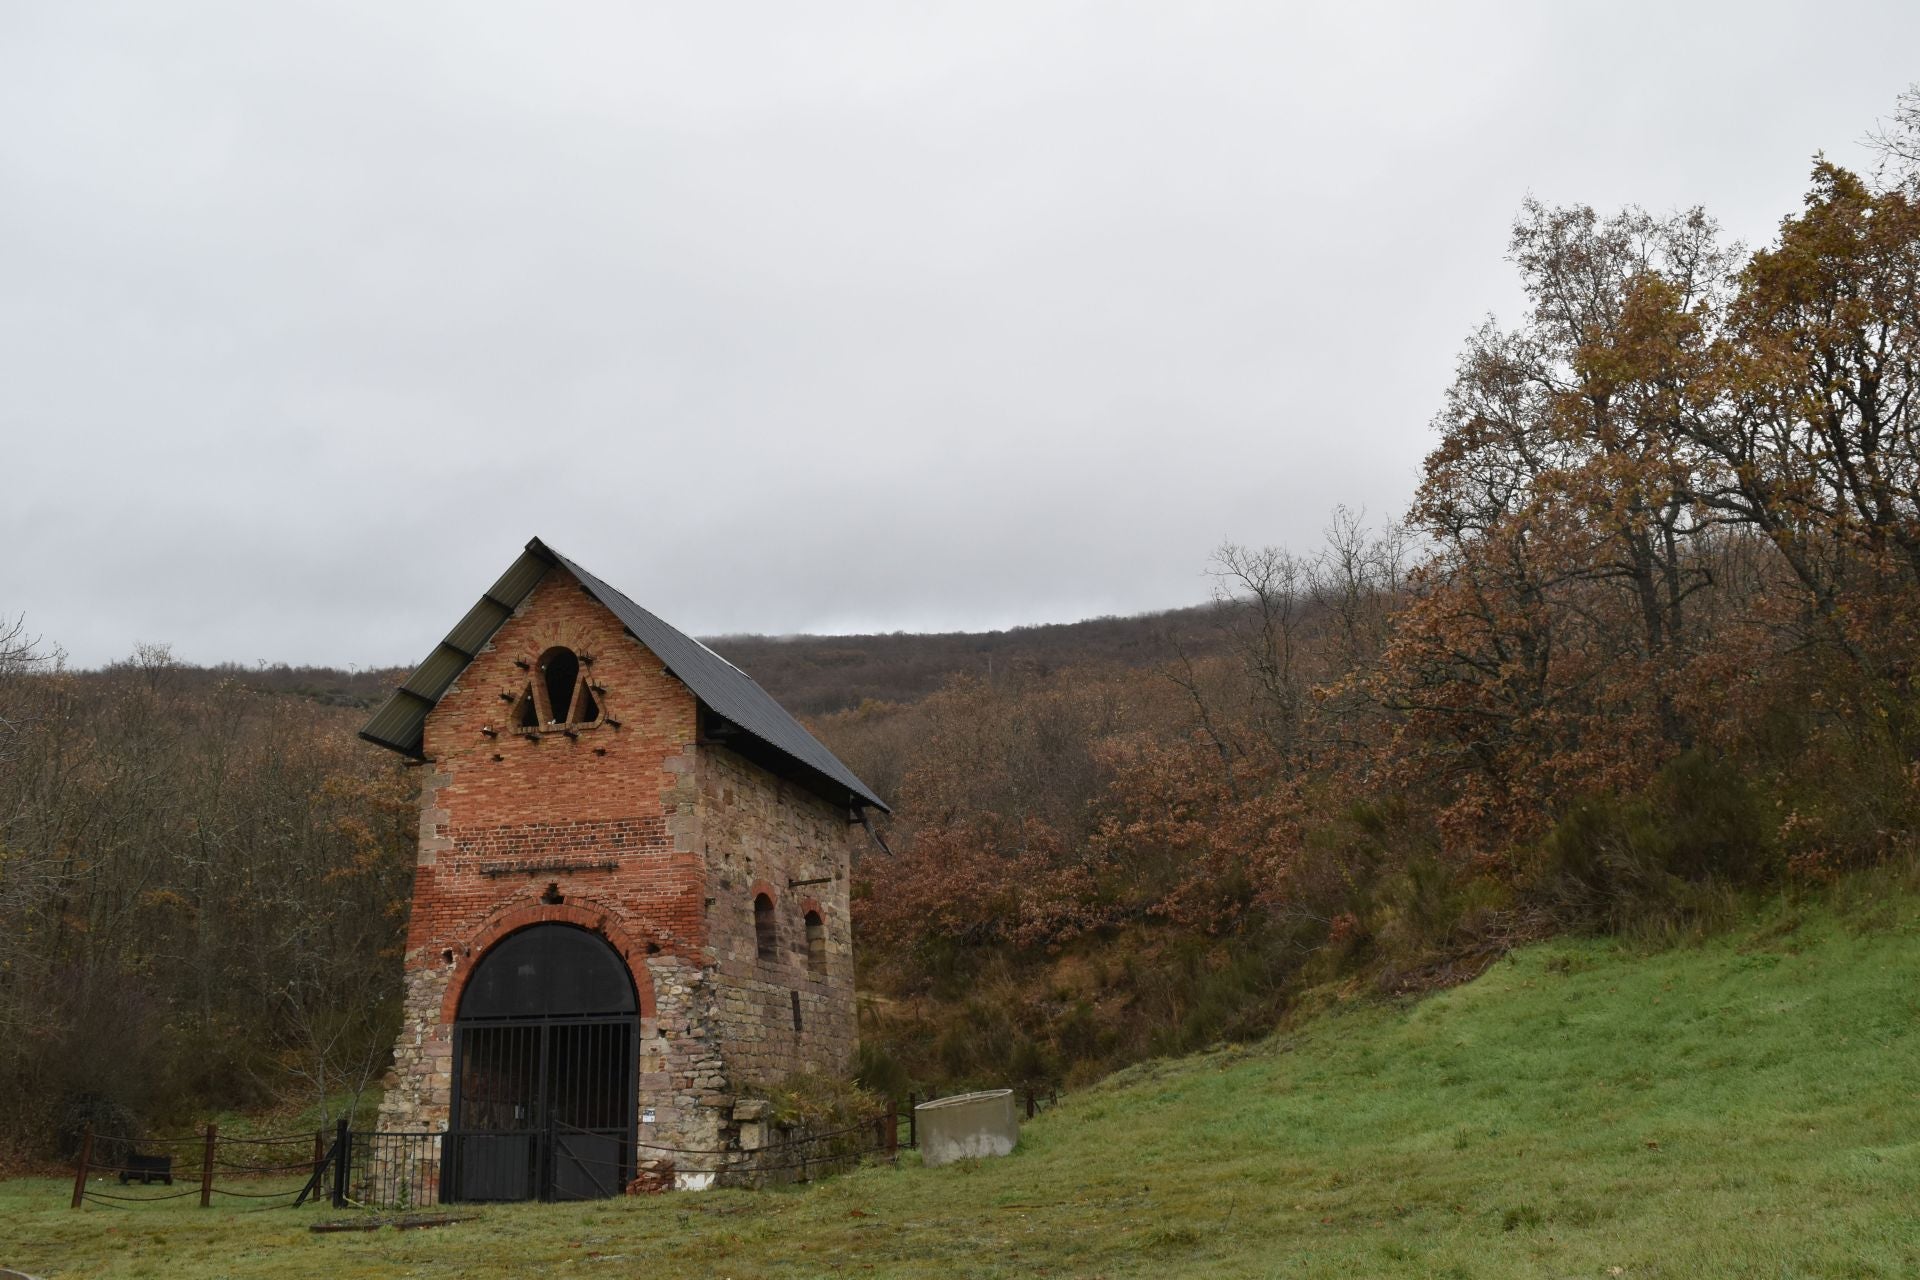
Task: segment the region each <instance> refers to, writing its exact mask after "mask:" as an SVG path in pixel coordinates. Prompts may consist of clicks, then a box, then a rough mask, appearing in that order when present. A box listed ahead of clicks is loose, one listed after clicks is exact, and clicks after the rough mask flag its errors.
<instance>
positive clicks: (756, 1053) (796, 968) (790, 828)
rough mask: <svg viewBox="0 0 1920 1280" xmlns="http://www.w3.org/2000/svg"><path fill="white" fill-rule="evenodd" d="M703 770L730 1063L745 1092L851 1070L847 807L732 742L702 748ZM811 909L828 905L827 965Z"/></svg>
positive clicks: (823, 910) (713, 925)
mask: <svg viewBox="0 0 1920 1280" xmlns="http://www.w3.org/2000/svg"><path fill="white" fill-rule="evenodd" d="M697 769H698V776H699V799H698V803H699V806H700V819H701V831H702V836H703V839H704V841H705V843H706V845H707V848H708V851H709V852H708V857H709V860H710V862H711V868H710V875H711V877H712V884H713V889H712V891H711V892H712V894H713V896H714V906H713V909H712V910H711V912H709V914H708V917H707V929H708V941H709V946H710V948H711V950H712V952H713V955H714V958H715V964H716V967H717V970H718V974H719V987H720V992H721V994H720V1012H719V1025H720V1036H721V1052H722V1055H723V1056H724V1057H725V1058H726V1061H727V1066H728V1069H729V1071H730V1072H731V1073H732V1075H733V1077H734V1080H735V1082H736V1085H737V1087H739V1088H740V1089H741V1090H742V1091H751V1090H752V1088H753V1087H754V1086H763V1085H767V1084H772V1083H777V1082H778V1081H779V1080H781V1079H783V1078H784V1077H786V1076H787V1075H789V1074H791V1073H793V1072H796V1071H811V1072H828V1073H840V1072H844V1071H845V1070H846V1069H847V1068H848V1066H849V1065H850V1064H851V1062H852V1059H853V1051H854V1043H855V1037H856V1034H857V1032H856V1029H855V1025H854V1003H853V937H852V926H851V920H850V918H849V914H848V909H847V867H848V852H849V846H848V825H847V814H846V811H845V810H844V809H842V808H838V807H836V806H834V805H832V804H829V803H827V802H826V801H824V800H821V799H819V798H818V797H816V796H814V795H813V794H812V793H811V792H808V791H806V790H804V789H803V788H800V787H798V786H795V785H794V784H792V783H788V782H783V781H781V780H780V779H778V778H775V777H773V776H772V775H770V774H768V773H767V772H766V771H764V770H762V769H760V768H758V767H757V766H755V765H753V764H751V763H749V762H748V761H746V760H743V759H742V758H741V757H740V756H738V755H736V754H735V753H733V752H732V751H729V750H727V749H726V748H724V747H718V746H707V747H703V748H702V749H701V752H700V759H699V763H698V766H697ZM795 881H824V882H823V883H814V884H795V883H794V882H795ZM760 893H765V894H766V895H767V896H768V897H770V898H772V899H773V906H774V909H773V923H774V932H775V938H776V948H775V954H774V957H773V959H772V960H770V961H769V960H762V959H761V958H760V957H759V954H758V935H757V932H756V928H755V924H754V912H753V903H754V898H755V896H756V895H757V894H760ZM809 908H812V909H816V910H818V911H819V913H820V915H821V919H822V924H823V925H824V928H825V934H826V938H825V943H826V945H825V948H824V950H825V954H824V956H823V957H822V960H823V963H821V964H819V965H818V966H816V965H815V964H814V963H812V962H811V961H810V959H809V955H808V947H807V934H806V927H805V924H804V921H805V917H806V912H807V910H808V909H809ZM796 995H797V996H798V999H799V1007H800V1029H799V1030H798V1031H796V1030H795V1029H794V1025H793V1023H794V1017H793V1008H794V999H795V996H796Z"/></svg>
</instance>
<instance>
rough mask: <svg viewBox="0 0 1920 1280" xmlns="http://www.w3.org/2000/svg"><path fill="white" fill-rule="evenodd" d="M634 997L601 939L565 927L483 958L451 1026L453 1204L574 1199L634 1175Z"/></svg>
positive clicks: (510, 942)
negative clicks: (454, 1201) (465, 1201)
mask: <svg viewBox="0 0 1920 1280" xmlns="http://www.w3.org/2000/svg"><path fill="white" fill-rule="evenodd" d="M639 1030H640V1016H639V1003H638V1001H637V1000H636V998H635V995H634V987H633V977H632V975H631V974H629V973H628V972H627V966H626V962H625V961H623V960H622V959H621V958H620V954H619V952H617V951H615V950H614V949H613V947H612V946H610V945H609V944H608V943H607V941H606V939H604V938H601V937H599V936H597V935H595V934H592V933H589V932H587V931H586V930H585V929H580V928H576V927H575V926H573V925H568V924H537V925H533V926H531V927H530V928H526V929H522V930H520V931H519V932H518V933H513V934H509V935H508V936H507V937H506V938H504V939H502V940H501V941H500V942H499V943H498V944H497V945H496V946H494V947H493V948H492V949H491V950H489V951H488V952H487V953H486V954H485V955H483V956H482V957H481V958H480V963H479V964H478V965H476V966H475V967H474V971H473V976H472V977H470V978H469V979H468V980H467V985H466V988H465V990H463V991H462V992H461V994H460V1009H459V1013H458V1015H457V1017H456V1019H455V1021H454V1028H453V1114H452V1117H451V1119H452V1124H451V1126H450V1131H449V1133H448V1136H447V1140H446V1141H447V1148H446V1160H447V1163H448V1166H449V1167H448V1168H447V1169H446V1170H445V1171H444V1172H443V1174H442V1178H441V1186H442V1187H443V1188H448V1187H450V1188H452V1190H453V1194H452V1196H451V1197H449V1198H451V1199H456V1200H580V1199H588V1198H592V1197H596V1196H611V1195H618V1194H619V1193H620V1192H621V1191H622V1190H624V1189H625V1188H626V1185H627V1183H628V1182H629V1181H630V1180H631V1179H632V1177H633V1149H634V1148H633V1143H634V1103H635V1096H636V1094H637V1092H638V1084H639V1081H638V1078H637V1076H636V1075H635V1068H636V1065H637V1056H638V1055H637V1053H636V1049H637V1048H638V1046H637V1044H636V1043H635V1042H636V1040H637V1039H638V1036H639Z"/></svg>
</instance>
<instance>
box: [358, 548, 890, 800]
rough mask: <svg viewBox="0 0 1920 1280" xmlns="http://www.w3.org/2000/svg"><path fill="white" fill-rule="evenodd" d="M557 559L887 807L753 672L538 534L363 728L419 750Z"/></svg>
mask: <svg viewBox="0 0 1920 1280" xmlns="http://www.w3.org/2000/svg"><path fill="white" fill-rule="evenodd" d="M554 564H558V565H560V566H561V567H563V568H565V569H566V570H567V572H569V573H571V574H572V575H573V576H574V577H575V578H577V579H579V581H580V584H581V585H582V586H584V587H586V589H587V590H588V591H590V592H591V593H592V594H593V596H594V598H595V599H597V600H598V601H600V603H601V604H603V605H605V606H606V607H607V608H608V609H609V610H610V611H611V612H612V613H613V615H614V616H615V617H617V618H619V619H620V622H621V625H623V626H625V627H626V628H627V630H628V631H630V632H631V633H632V634H633V636H634V637H635V638H636V639H637V640H639V641H640V643H641V644H644V645H645V646H647V648H648V649H650V650H652V651H653V653H654V655H655V656H656V657H658V658H659V659H660V661H661V662H662V663H664V664H665V665H666V668H667V670H668V671H670V672H672V673H673V675H674V677H675V678H676V679H678V680H679V681H680V682H681V683H682V684H684V685H686V686H687V688H689V689H691V690H692V691H693V693H694V696H695V697H697V698H699V699H700V700H701V701H702V702H704V703H706V704H707V706H708V707H710V708H712V709H713V710H714V711H715V712H717V713H718V714H720V715H722V716H724V717H726V718H727V719H728V720H730V721H732V722H733V723H734V724H736V725H738V726H740V728H741V729H743V730H745V731H746V732H748V733H750V734H752V735H753V736H754V737H756V738H758V739H759V740H760V741H762V742H764V743H766V744H767V745H768V746H770V747H772V748H773V749H774V750H776V751H778V752H780V753H781V754H782V755H785V756H787V757H788V758H789V759H791V760H793V761H795V762H796V763H798V764H800V765H803V766H805V767H806V768H807V769H809V770H811V771H813V772H814V773H816V774H819V775H820V776H821V777H823V778H825V779H827V780H828V781H830V782H833V783H837V784H839V785H840V786H843V787H845V788H846V789H847V791H848V792H849V793H850V796H851V798H852V799H853V800H854V801H855V802H856V803H864V804H870V805H873V806H875V807H876V808H878V809H881V810H886V809H887V805H886V802H885V801H883V800H881V799H880V797H879V796H877V795H875V794H874V793H873V790H872V788H870V787H868V786H867V784H866V783H864V782H862V781H860V779H859V778H858V777H857V776H855V774H854V772H853V771H852V770H851V769H849V768H847V766H846V765H844V764H841V763H840V761H839V760H838V759H837V758H835V756H834V754H833V753H832V752H831V751H829V750H827V749H826V747H825V746H824V745H822V744H821V742H820V740H819V739H817V738H815V737H814V736H813V735H812V734H811V733H808V732H807V730H806V728H805V727H804V726H803V725H801V723H800V722H799V721H798V720H795V719H794V718H793V717H792V716H791V715H790V714H788V712H787V709H786V708H785V707H783V706H781V705H780V704H779V703H778V702H775V701H774V700H773V697H772V695H771V694H769V693H768V692H767V691H766V690H765V689H762V688H761V687H760V686H759V685H758V684H757V683H755V682H754V679H753V677H751V676H749V675H748V674H747V673H746V672H744V671H742V670H740V668H738V667H736V666H734V665H733V664H732V663H731V662H728V661H727V660H726V659H725V658H723V657H721V656H720V655H719V654H717V653H715V652H714V651H713V650H711V649H709V648H707V646H706V645H704V644H701V643H700V642H699V641H698V640H696V639H694V638H693V637H692V636H690V635H688V634H686V633H685V632H684V631H681V630H679V629H678V628H677V627H674V626H672V625H671V624H669V623H667V622H665V621H664V620H662V619H661V618H659V617H658V616H657V615H655V614H653V613H651V612H649V611H648V610H646V609H643V608H641V607H640V606H639V605H637V604H635V603H634V602H633V601H632V600H630V599H628V598H627V596H626V595H625V594H624V593H623V592H621V591H619V590H617V589H616V588H614V587H612V586H609V585H608V584H607V583H605V582H603V581H602V580H601V579H599V578H597V577H595V576H594V575H593V574H591V573H589V572H588V571H587V570H586V569H584V568H582V567H581V566H579V565H578V564H575V563H574V562H573V561H571V560H569V559H567V558H566V557H565V556H563V555H561V554H560V553H559V552H557V551H554V550H553V549H552V548H550V547H548V546H547V545H546V544H545V543H543V542H541V541H540V539H538V538H535V539H534V540H533V541H531V542H529V543H528V544H527V549H526V551H525V552H524V553H523V554H522V555H521V556H520V558H519V559H518V560H516V561H514V563H513V565H512V566H511V567H510V568H509V569H508V570H507V571H506V572H505V573H504V574H502V575H500V580H499V581H498V582H496V583H494V585H493V589H492V590H491V591H489V592H487V594H486V595H485V596H483V597H482V598H481V599H480V602H479V603H478V604H476V605H474V607H473V608H472V609H469V610H468V611H467V615H466V616H465V617H464V618H462V619H461V620H460V622H459V623H458V624H457V625H456V626H455V627H454V629H453V631H452V632H450V633H449V634H448V635H447V638H446V639H445V640H443V641H441V643H440V645H439V646H438V647H436V648H435V649H434V651H433V652H432V653H431V654H429V655H428V656H427V660H426V661H425V662H423V663H421V664H420V666H419V668H418V669H416V670H415V671H414V673H413V674H412V675H411V676H409V677H408V678H407V681H406V683H405V684H403V685H401V686H400V688H399V689H398V690H396V691H395V692H394V694H393V696H391V697H389V698H388V699H387V701H386V702H385V703H384V704H382V705H381V707H380V709H379V710H377V711H375V712H374V714H373V717H372V719H370V720H368V721H367V724H366V727H365V728H363V729H362V730H361V731H360V736H361V737H363V738H365V739H367V740H368V741H369V742H374V743H378V744H379V745H380V746H383V747H389V748H391V749H393V750H395V751H401V752H405V753H406V754H408V755H414V756H417V755H419V754H420V741H421V735H422V733H423V732H424V730H425V725H426V719H427V713H428V712H429V711H430V710H432V708H433V704H434V703H436V702H438V701H439V699H440V696H441V695H442V694H444V693H445V692H446V691H447V689H448V687H449V686H451V685H452V684H453V682H454V680H455V679H457V678H458V677H459V674H460V672H462V671H464V670H465V669H466V667H467V664H468V663H469V662H470V661H472V655H474V654H477V653H479V652H480V650H481V649H483V648H484V647H485V646H486V644H487V642H488V641H489V640H491V639H492V638H493V636H494V633H495V632H497V631H499V629H500V627H501V625H502V624H503V623H505V622H506V620H507V619H508V618H509V617H511V616H512V613H513V610H514V609H516V608H518V607H519V606H520V603H521V601H523V600H525V599H526V598H527V595H528V593H530V592H531V591H532V590H533V588H534V587H535V586H536V585H537V584H538V583H539V581H540V579H541V577H542V576H543V575H545V573H546V571H547V569H548V567H549V566H551V565H554Z"/></svg>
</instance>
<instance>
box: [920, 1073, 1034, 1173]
mask: <svg viewBox="0 0 1920 1280" xmlns="http://www.w3.org/2000/svg"><path fill="white" fill-rule="evenodd" d="M913 1115H914V1127H915V1129H916V1130H917V1131H918V1137H919V1140H920V1162H921V1163H922V1164H925V1165H928V1166H934V1165H943V1164H950V1163H952V1162H953V1161H955V1160H978V1159H980V1158H982V1157H984V1156H1004V1155H1008V1154H1010V1153H1011V1152H1012V1151H1013V1148H1014V1144H1016V1143H1018V1142H1019V1141H1020V1109H1019V1107H1017V1106H1016V1105H1015V1103H1014V1098H1013V1090H1011V1089H984V1090H982V1091H980V1092H979V1093H960V1094H955V1095H954V1096H953V1097H951V1098H936V1099H934V1100H933V1101H932V1102H923V1103H921V1104H920V1105H919V1106H917V1107H915V1108H914V1109H913Z"/></svg>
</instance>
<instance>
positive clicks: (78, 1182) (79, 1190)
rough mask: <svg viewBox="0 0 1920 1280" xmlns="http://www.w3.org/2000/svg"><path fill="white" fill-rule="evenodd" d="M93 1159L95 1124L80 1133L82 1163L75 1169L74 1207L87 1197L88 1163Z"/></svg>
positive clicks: (77, 1206) (78, 1205)
mask: <svg viewBox="0 0 1920 1280" xmlns="http://www.w3.org/2000/svg"><path fill="white" fill-rule="evenodd" d="M92 1160H93V1126H92V1125H88V1126H87V1127H86V1129H85V1130H84V1131H83V1132H82V1133H81V1134H80V1164H79V1166H78V1167H76V1168H75V1169H74V1171H73V1206H72V1207H73V1208H75V1209H78V1208H79V1207H80V1202H81V1201H83V1200H85V1199H86V1198H87V1165H88V1164H89V1163H91V1162H92Z"/></svg>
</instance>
